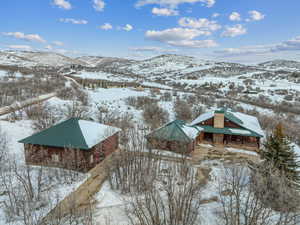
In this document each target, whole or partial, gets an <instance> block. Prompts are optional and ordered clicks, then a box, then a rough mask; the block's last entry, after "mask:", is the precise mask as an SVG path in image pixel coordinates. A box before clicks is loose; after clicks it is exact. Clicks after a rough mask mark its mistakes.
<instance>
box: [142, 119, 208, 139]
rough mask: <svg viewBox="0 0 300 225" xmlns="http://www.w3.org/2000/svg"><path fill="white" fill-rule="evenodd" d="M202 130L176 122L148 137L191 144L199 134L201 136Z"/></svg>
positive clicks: (180, 121)
mask: <svg viewBox="0 0 300 225" xmlns="http://www.w3.org/2000/svg"><path fill="white" fill-rule="evenodd" d="M189 129H191V130H189ZM187 130H189V132H187ZM201 130H202V129H201V128H200V127H192V126H187V125H186V124H185V122H184V121H182V120H175V121H173V122H170V123H168V124H166V125H165V126H163V127H161V128H158V129H157V130H154V131H153V132H152V133H150V134H148V135H147V136H146V137H150V138H157V139H160V140H167V141H179V142H186V143H190V142H191V141H193V140H194V139H195V138H196V136H197V134H199V133H200V132H201Z"/></svg>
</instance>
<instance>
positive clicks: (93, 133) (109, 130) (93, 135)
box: [78, 120, 121, 148]
mask: <svg viewBox="0 0 300 225" xmlns="http://www.w3.org/2000/svg"><path fill="white" fill-rule="evenodd" d="M78 124H79V127H80V130H81V132H82V135H83V137H84V139H85V142H86V144H87V146H88V147H89V148H92V147H93V146H95V145H97V144H98V143H100V142H102V141H104V140H105V139H107V138H108V137H110V136H112V135H114V134H115V133H117V132H119V131H121V129H119V128H116V127H111V126H107V125H104V124H100V123H95V122H91V121H86V120H78Z"/></svg>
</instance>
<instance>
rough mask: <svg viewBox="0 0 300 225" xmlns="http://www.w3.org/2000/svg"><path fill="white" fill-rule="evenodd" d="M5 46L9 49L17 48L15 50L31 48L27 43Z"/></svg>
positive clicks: (28, 49)
mask: <svg viewBox="0 0 300 225" xmlns="http://www.w3.org/2000/svg"><path fill="white" fill-rule="evenodd" d="M7 47H8V48H11V49H17V50H26V51H30V50H32V48H31V46H29V45H8V46H7Z"/></svg>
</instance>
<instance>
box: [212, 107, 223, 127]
mask: <svg viewBox="0 0 300 225" xmlns="http://www.w3.org/2000/svg"><path fill="white" fill-rule="evenodd" d="M214 127H215V128H224V111H223V110H216V111H215V115H214Z"/></svg>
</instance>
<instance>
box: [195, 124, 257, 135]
mask: <svg viewBox="0 0 300 225" xmlns="http://www.w3.org/2000/svg"><path fill="white" fill-rule="evenodd" d="M200 127H202V128H203V129H204V132H206V133H215V134H229V135H241V136H248V137H260V135H258V134H256V133H255V132H253V131H251V130H247V129H241V128H229V127H224V128H215V127H213V126H202V125H201V126H200Z"/></svg>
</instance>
